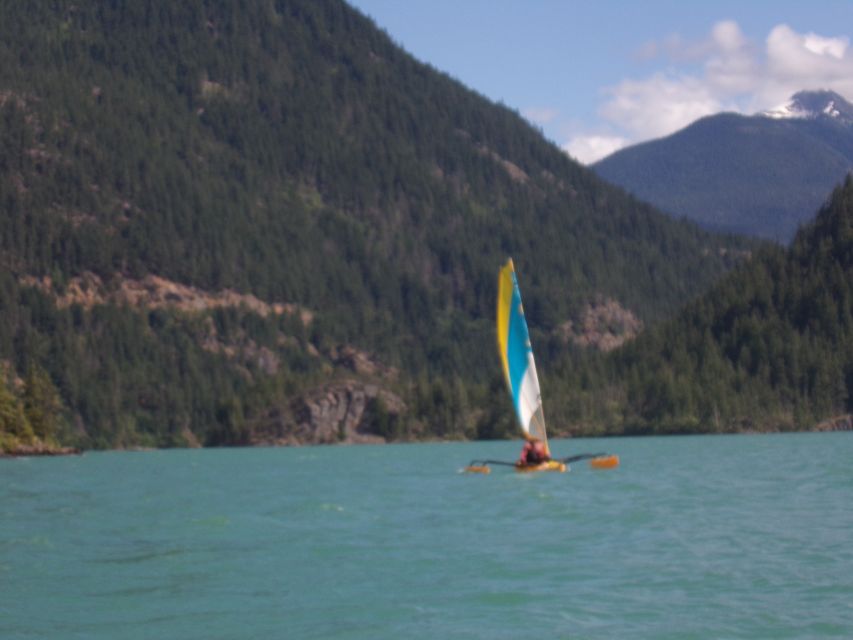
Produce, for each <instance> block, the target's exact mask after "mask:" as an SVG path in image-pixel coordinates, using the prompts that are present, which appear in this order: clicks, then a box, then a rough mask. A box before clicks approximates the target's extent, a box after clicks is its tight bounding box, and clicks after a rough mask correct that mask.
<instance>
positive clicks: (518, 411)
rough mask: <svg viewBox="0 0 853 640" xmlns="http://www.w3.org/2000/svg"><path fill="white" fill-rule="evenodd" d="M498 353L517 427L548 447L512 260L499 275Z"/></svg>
mask: <svg viewBox="0 0 853 640" xmlns="http://www.w3.org/2000/svg"><path fill="white" fill-rule="evenodd" d="M497 315H498V317H497V321H498V322H497V324H498V351H499V353H500V356H501V363H502V364H503V371H504V378H505V379H506V383H507V386H508V387H509V392H510V395H511V396H512V402H513V405H514V407H515V415H516V417H517V418H518V424H519V426H520V427H521V429H522V431H524V433H525V435H526V436H527V437H531V438H536V439H537V440H541V441H542V442H544V443H545V446H546V447H547V446H548V436H547V434H546V431H545V416H544V414H543V413H542V396H541V394H540V392H539V378H538V376H537V375H536V363H535V362H534V360H533V347H532V346H531V345H530V334H529V333H528V330H527V321H526V320H525V319H524V308H523V307H522V306H521V292H520V291H519V289H518V280H517V279H516V277H515V267H514V266H513V264H512V258H510V259H509V260H508V261H507V263H506V264H505V265H504V266H503V268H502V269H501V271H500V275H499V276H498V314H497Z"/></svg>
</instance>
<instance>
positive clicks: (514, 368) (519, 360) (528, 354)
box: [464, 258, 619, 473]
mask: <svg viewBox="0 0 853 640" xmlns="http://www.w3.org/2000/svg"><path fill="white" fill-rule="evenodd" d="M497 311H498V313H497V325H498V353H499V354H500V357H501V364H502V365H503V372H504V379H505V380H506V384H507V388H508V389H509V393H510V396H512V404H513V407H514V408H515V417H516V419H517V420H518V425H519V427H521V430H522V431H523V432H524V436H525V438H527V439H535V440H539V441H540V442H542V444H544V445H545V452H546V454H547V456H546V459H545V460H544V461H543V462H539V463H532V464H531V463H527V462H523V461H521V460H519V461H518V462H505V461H503V460H472V461H471V462H470V464H469V465H468V466H467V467H465V469H464V471H465V472H467V473H490V472H491V466H490V465H500V466H505V467H514V468H515V470H516V471H525V472H526V471H558V472H562V471H567V470H568V468H569V467H568V464H569V463H570V462H578V461H580V460H589V461H590V466H592V467H593V468H595V469H612V468H614V467H617V466H619V456H615V455H608V454H606V453H581V454H578V455H574V456H569V457H566V458H556V459H555V458H551V452H550V450H549V448H548V434H547V432H546V430H545V414H544V413H543V412H542V394H541V393H540V391H539V376H538V375H536V362H535V361H534V360H533V347H532V346H531V345H530V333H529V332H528V330H527V320H525V319H524V307H522V305H521V292H520V291H519V289H518V279H517V278H516V277H515V267H514V265H513V264H512V258H510V259H509V260H507V263H506V264H505V265H504V266H503V267H502V268H501V270H500V274H499V275H498V310H497Z"/></svg>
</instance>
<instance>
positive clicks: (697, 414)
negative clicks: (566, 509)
mask: <svg viewBox="0 0 853 640" xmlns="http://www.w3.org/2000/svg"><path fill="white" fill-rule="evenodd" d="M562 367H563V369H564V370H566V371H568V370H569V369H571V368H572V363H571V362H569V361H568V360H564V361H563V363H562ZM574 368H577V365H576V364H575V365H574ZM593 371H594V372H595V373H592V372H593ZM561 379H562V380H563V382H562V383H561V384H562V385H563V386H562V388H558V389H557V390H555V391H554V393H553V394H552V395H553V396H555V397H558V398H567V399H566V400H565V402H568V403H569V404H573V405H574V406H575V409H574V412H575V416H574V418H573V421H574V422H575V423H584V422H586V423H587V424H599V425H600V428H601V429H603V430H606V429H612V430H615V431H616V432H620V433H621V432H625V431H627V432H632V431H634V432H640V433H650V432H665V433H684V432H689V431H702V432H708V431H710V432H714V431H738V430H743V429H758V430H768V429H769V430H786V429H804V428H812V427H814V426H815V425H816V424H817V423H818V422H820V421H831V419H832V418H833V417H837V416H842V417H843V420H840V421H839V423H840V424H842V425H844V427H845V428H848V429H849V428H851V426H853V424H852V423H851V421H850V418H849V414H850V412H851V411H853V178H850V177H848V178H847V180H846V182H845V183H844V185H843V186H842V187H839V188H838V189H836V190H835V191H834V193H833V194H832V195H831V197H830V199H829V201H828V203H827V204H826V205H825V207H824V208H822V209H821V211H820V212H819V213H818V215H817V218H816V219H815V220H814V221H813V222H812V223H810V224H809V225H808V226H806V227H805V228H803V229H802V230H801V231H800V232H799V233H798V234H797V236H796V238H795V239H794V241H793V243H792V245H791V247H790V248H787V249H783V248H781V247H778V246H770V247H765V248H763V249H762V250H760V251H759V252H757V253H756V254H755V255H754V256H753V258H752V259H751V260H749V261H748V262H746V263H744V264H743V265H741V266H739V267H738V268H736V269H735V270H734V271H733V272H732V273H730V274H728V275H727V276H726V277H725V278H724V279H723V280H722V281H721V282H720V283H719V284H718V285H716V286H715V287H714V288H713V289H712V290H711V291H710V292H709V293H708V294H706V295H704V296H702V297H700V298H699V299H697V300H696V301H693V302H691V303H690V304H689V305H688V306H687V307H686V308H685V310H684V311H682V312H681V313H680V314H679V315H678V316H677V317H676V318H675V319H673V320H672V321H669V322H666V323H664V324H662V325H659V326H658V327H655V328H654V329H652V330H650V331H648V332H646V333H645V334H644V335H642V336H640V337H639V338H638V339H637V340H636V341H634V342H633V343H631V344H629V345H627V346H626V347H625V348H623V349H621V350H620V351H619V352H615V353H614V354H613V355H612V357H611V358H609V359H608V361H607V362H606V363H605V364H604V366H599V365H596V366H593V367H591V368H588V369H586V370H584V371H583V372H581V373H578V374H574V380H572V379H571V377H570V376H566V375H564V376H562V378H561ZM828 426H831V425H828Z"/></svg>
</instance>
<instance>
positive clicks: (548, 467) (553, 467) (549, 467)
mask: <svg viewBox="0 0 853 640" xmlns="http://www.w3.org/2000/svg"><path fill="white" fill-rule="evenodd" d="M568 468H569V467H568V465H566V463H565V462H560V461H559V460H547V461H546V462H540V463H539V464H516V465H515V470H516V471H518V472H519V473H532V472H534V471H557V472H559V473H563V472H564V471H566V470H568Z"/></svg>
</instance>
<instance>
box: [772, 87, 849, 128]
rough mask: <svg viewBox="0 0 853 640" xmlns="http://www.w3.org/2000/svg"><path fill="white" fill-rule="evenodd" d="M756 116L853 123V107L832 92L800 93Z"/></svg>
mask: <svg viewBox="0 0 853 640" xmlns="http://www.w3.org/2000/svg"><path fill="white" fill-rule="evenodd" d="M758 115H760V116H764V117H766V118H773V119H774V120H783V119H800V120H806V119H815V118H819V117H824V118H832V119H834V120H838V121H840V122H843V123H845V124H850V123H853V105H851V104H850V103H849V102H847V101H846V100H845V99H844V98H842V97H841V96H840V95H838V94H837V93H835V92H834V91H800V92H799V93H795V94H794V95H793V96H792V97H791V99H790V100H788V102H786V103H785V104H782V105H779V106H778V107H775V108H773V109H769V110H767V111H763V112H761V113H759V114H758Z"/></svg>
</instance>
